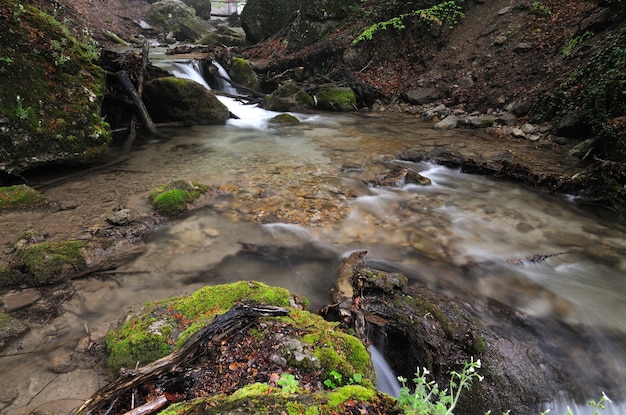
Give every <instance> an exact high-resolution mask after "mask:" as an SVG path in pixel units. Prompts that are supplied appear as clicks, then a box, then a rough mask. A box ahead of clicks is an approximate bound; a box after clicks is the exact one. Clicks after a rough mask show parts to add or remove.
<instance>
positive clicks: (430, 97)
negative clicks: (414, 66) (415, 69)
mask: <svg viewBox="0 0 626 415" xmlns="http://www.w3.org/2000/svg"><path fill="white" fill-rule="evenodd" d="M441 98H443V94H442V93H441V91H440V90H438V89H437V88H415V89H411V90H408V91H407V92H406V93H404V94H403V99H404V100H405V101H407V102H408V103H410V104H413V105H424V104H428V103H431V102H434V101H437V100H438V99H441Z"/></svg>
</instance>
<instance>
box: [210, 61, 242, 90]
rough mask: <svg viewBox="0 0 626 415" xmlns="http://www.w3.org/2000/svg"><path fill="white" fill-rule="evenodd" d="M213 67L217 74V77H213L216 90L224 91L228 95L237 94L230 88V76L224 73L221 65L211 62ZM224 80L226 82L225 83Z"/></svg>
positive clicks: (224, 70)
mask: <svg viewBox="0 0 626 415" xmlns="http://www.w3.org/2000/svg"><path fill="white" fill-rule="evenodd" d="M213 65H215V67H216V68H217V74H218V75H219V76H217V77H215V78H216V79H215V82H216V83H217V86H216V87H217V89H219V90H220V91H224V92H226V93H228V94H237V89H236V88H234V87H233V86H232V84H231V83H230V82H228V81H230V75H228V72H226V69H224V67H223V66H222V65H220V64H219V63H218V62H217V61H213ZM226 79H227V80H228V81H226Z"/></svg>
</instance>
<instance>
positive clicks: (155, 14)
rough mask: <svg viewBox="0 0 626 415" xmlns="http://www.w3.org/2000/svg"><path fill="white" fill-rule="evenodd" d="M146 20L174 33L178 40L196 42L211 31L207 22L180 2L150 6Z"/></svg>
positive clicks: (173, 0) (166, 1)
mask: <svg viewBox="0 0 626 415" xmlns="http://www.w3.org/2000/svg"><path fill="white" fill-rule="evenodd" d="M146 20H147V21H148V23H150V24H151V25H154V26H158V27H160V28H162V29H163V31H164V32H165V33H168V32H173V34H174V36H175V37H176V38H177V39H181V40H196V39H198V38H200V37H201V36H202V34H203V33H204V32H205V31H206V30H208V29H209V27H210V26H209V25H208V23H207V22H205V21H203V20H202V19H200V18H199V17H198V16H196V11H195V10H194V8H193V7H190V6H188V5H186V4H185V3H183V2H182V1H180V0H159V1H157V2H156V3H153V4H151V5H150V8H149V9H148V11H147V12H146Z"/></svg>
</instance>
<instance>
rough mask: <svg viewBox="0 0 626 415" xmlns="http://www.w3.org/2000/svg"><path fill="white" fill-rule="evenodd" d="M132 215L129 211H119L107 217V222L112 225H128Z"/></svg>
mask: <svg viewBox="0 0 626 415" xmlns="http://www.w3.org/2000/svg"><path fill="white" fill-rule="evenodd" d="M133 220H134V215H133V213H132V212H131V210H130V209H120V210H118V211H116V212H114V213H112V214H110V215H109V216H107V221H108V222H109V223H110V224H112V225H118V226H123V225H129V224H131V223H132V222H133Z"/></svg>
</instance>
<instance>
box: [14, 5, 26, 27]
mask: <svg viewBox="0 0 626 415" xmlns="http://www.w3.org/2000/svg"><path fill="white" fill-rule="evenodd" d="M22 13H24V6H23V5H22V3H18V5H17V10H14V11H13V22H14V23H19V22H20V21H21V20H22V19H21V17H20V16H21V15H22Z"/></svg>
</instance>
